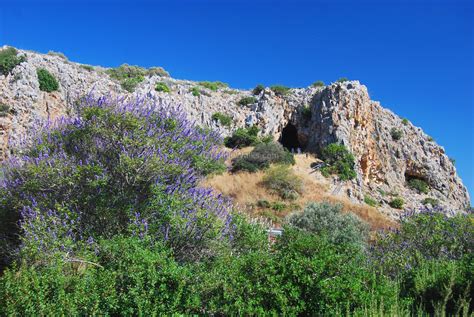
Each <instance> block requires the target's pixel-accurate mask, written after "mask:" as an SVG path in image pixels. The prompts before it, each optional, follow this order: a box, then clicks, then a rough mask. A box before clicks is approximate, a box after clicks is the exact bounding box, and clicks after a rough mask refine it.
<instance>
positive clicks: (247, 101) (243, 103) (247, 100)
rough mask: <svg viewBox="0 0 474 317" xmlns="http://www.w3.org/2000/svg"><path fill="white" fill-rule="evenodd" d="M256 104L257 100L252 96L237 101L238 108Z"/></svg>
mask: <svg viewBox="0 0 474 317" xmlns="http://www.w3.org/2000/svg"><path fill="white" fill-rule="evenodd" d="M256 102H257V98H255V97H253V96H247V97H243V98H242V99H240V100H239V105H240V106H248V105H252V104H254V103H256Z"/></svg>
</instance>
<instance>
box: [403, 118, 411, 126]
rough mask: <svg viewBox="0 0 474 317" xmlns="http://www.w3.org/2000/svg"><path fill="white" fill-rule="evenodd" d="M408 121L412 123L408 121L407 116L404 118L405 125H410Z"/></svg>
mask: <svg viewBox="0 0 474 317" xmlns="http://www.w3.org/2000/svg"><path fill="white" fill-rule="evenodd" d="M408 123H410V121H408V119H407V118H403V119H402V124H403V125H408Z"/></svg>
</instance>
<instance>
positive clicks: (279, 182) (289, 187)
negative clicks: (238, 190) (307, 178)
mask: <svg viewBox="0 0 474 317" xmlns="http://www.w3.org/2000/svg"><path fill="white" fill-rule="evenodd" d="M262 184H263V186H265V187H266V188H267V189H269V190H270V191H271V192H273V193H275V194H277V195H279V196H280V197H281V198H283V199H288V200H295V199H297V198H298V197H299V194H301V193H302V192H303V181H302V179H301V178H300V177H298V176H296V175H295V174H294V173H293V171H292V170H290V168H289V167H288V165H276V166H274V167H272V168H271V169H269V170H268V171H267V172H266V173H265V176H264V177H263V180H262Z"/></svg>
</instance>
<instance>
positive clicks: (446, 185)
mask: <svg viewBox="0 0 474 317" xmlns="http://www.w3.org/2000/svg"><path fill="white" fill-rule="evenodd" d="M18 55H19V56H24V57H25V61H23V62H22V63H20V64H19V65H18V66H16V67H15V68H14V69H13V70H12V72H11V74H9V75H7V76H4V75H0V103H1V104H3V105H6V106H7V107H8V108H9V111H8V112H5V114H4V115H2V116H0V157H1V158H3V159H5V158H7V157H8V156H9V148H11V147H15V144H17V143H18V142H21V140H23V139H24V138H25V136H26V137H27V136H28V135H30V134H31V132H32V130H34V128H35V122H37V121H38V120H40V119H50V120H52V119H55V118H58V117H59V116H62V115H67V114H71V113H72V112H74V104H75V101H76V100H77V99H78V98H80V97H82V96H84V95H86V94H88V93H90V92H93V93H94V94H97V95H103V94H111V95H126V96H128V98H134V96H144V95H147V96H150V97H151V98H154V99H155V101H156V102H157V103H158V104H159V105H161V106H165V107H166V106H167V105H170V106H171V105H179V106H180V107H181V108H182V110H183V113H184V114H186V116H187V117H188V118H190V119H191V120H194V121H196V122H197V123H198V124H199V125H202V126H207V127H211V128H213V129H216V130H218V131H219V132H220V133H221V134H222V135H224V136H226V135H230V134H231V133H232V131H234V130H235V129H236V128H238V127H244V126H246V125H247V126H248V125H254V124H255V125H257V126H258V127H259V128H260V130H261V133H262V134H264V135H272V136H273V137H274V139H275V140H284V143H285V144H284V145H286V146H287V147H288V148H301V149H303V151H305V152H307V153H310V154H314V155H316V156H319V154H320V151H321V150H322V148H323V147H324V146H326V145H328V144H330V143H333V142H339V143H342V144H344V145H346V147H348V149H349V150H350V151H351V152H352V153H353V155H354V157H355V162H356V165H355V169H356V172H357V177H356V178H355V179H354V180H352V181H345V182H339V181H337V180H336V181H334V180H329V181H327V182H326V183H327V184H326V185H325V187H324V189H325V190H322V191H321V193H318V194H315V195H321V197H323V196H324V195H327V194H328V193H335V194H337V195H338V196H340V197H339V198H338V199H342V200H347V201H348V202H350V203H351V204H359V205H360V204H363V201H364V198H367V197H369V198H370V199H372V200H375V201H376V202H377V204H378V205H379V207H378V208H379V210H381V211H382V212H384V213H385V214H386V215H388V216H390V217H397V216H398V215H399V214H400V213H401V212H402V211H403V210H412V209H419V208H421V207H422V206H423V202H424V201H426V199H427V198H429V199H435V200H436V201H438V202H439V204H440V205H442V206H443V207H445V209H447V210H450V212H453V213H454V212H457V211H459V210H464V209H466V208H467V207H468V206H469V195H468V193H467V190H466V188H465V187H464V185H463V184H462V181H461V179H460V178H459V177H458V176H457V174H456V169H455V167H454V165H453V163H452V162H451V161H450V159H449V157H448V156H447V154H446V153H445V151H444V149H443V148H442V147H441V146H439V145H438V144H436V142H435V141H434V140H433V139H432V138H430V137H429V136H428V135H426V134H425V133H424V132H423V130H422V129H421V128H419V127H415V126H414V125H412V124H411V123H410V122H409V121H408V120H403V119H402V118H400V117H398V116H397V115H396V114H394V113H392V112H391V111H390V110H388V109H385V108H383V107H382V106H381V105H380V104H379V103H378V102H375V101H372V100H371V99H370V97H369V95H368V92H367V88H366V87H365V86H364V85H362V84H360V83H359V82H357V81H344V82H336V83H332V84H330V85H327V86H321V87H307V88H298V89H289V90H286V89H280V90H278V89H273V90H272V89H269V88H265V89H263V90H261V91H259V92H258V93H256V94H254V93H253V91H251V90H238V89H232V88H229V87H227V86H226V85H222V84H219V83H209V82H207V83H206V82H205V83H202V82H201V83H198V82H193V81H187V80H179V79H174V78H172V77H168V74H167V73H166V72H165V71H163V70H162V69H159V68H156V69H155V70H154V71H150V72H148V73H146V72H144V73H143V74H140V75H134V74H133V73H131V74H127V76H130V78H127V79H126V80H123V79H121V78H120V77H119V76H116V75H114V73H113V72H111V71H110V70H107V69H105V68H103V67H98V66H97V67H92V66H89V65H81V64H78V63H74V62H71V61H68V60H67V59H66V58H65V57H64V56H61V55H58V54H39V53H35V52H31V51H24V50H19V51H18ZM40 68H44V69H46V70H48V71H49V72H50V73H51V74H52V75H53V76H54V77H55V78H57V80H58V82H59V90H58V91H54V92H44V91H41V90H40V87H39V83H38V78H37V73H36V72H37V69H40ZM119 75H120V74H119ZM134 76H136V77H140V80H137V81H136V82H134V79H135V77H134ZM157 85H162V86H161V87H166V88H167V89H164V88H161V89H158V90H161V91H157V89H156V86H157ZM124 88H125V89H124ZM126 89H127V90H128V91H127V90H126ZM168 90H169V91H168ZM244 98H246V99H244ZM215 113H222V114H225V115H228V116H230V117H231V118H232V122H231V124H230V125H229V126H224V125H222V124H220V123H219V122H218V121H216V120H213V118H212V116H213V115H214V114H215ZM307 163H310V162H307ZM308 168H309V166H303V167H302V171H303V172H302V173H303V174H304V173H306V172H309V169H308ZM316 173H319V172H316ZM411 180H419V181H422V182H424V183H426V184H427V185H428V186H429V191H426V192H420V191H419V190H416V189H413V188H411V187H410V186H409V185H408V184H409V182H410V181H411ZM315 186H316V187H317V186H318V185H315ZM336 188H337V190H335V189H336ZM315 191H316V189H315ZM394 197H403V199H404V205H403V208H402V209H394V208H391V207H390V206H389V203H390V201H391V200H393V198H394Z"/></svg>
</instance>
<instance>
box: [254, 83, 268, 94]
mask: <svg viewBox="0 0 474 317" xmlns="http://www.w3.org/2000/svg"><path fill="white" fill-rule="evenodd" d="M264 90H265V86H263V85H261V84H258V85H257V86H255V88H254V89H253V90H252V95H254V96H258V95H260V93H261V92H262V91H264Z"/></svg>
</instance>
